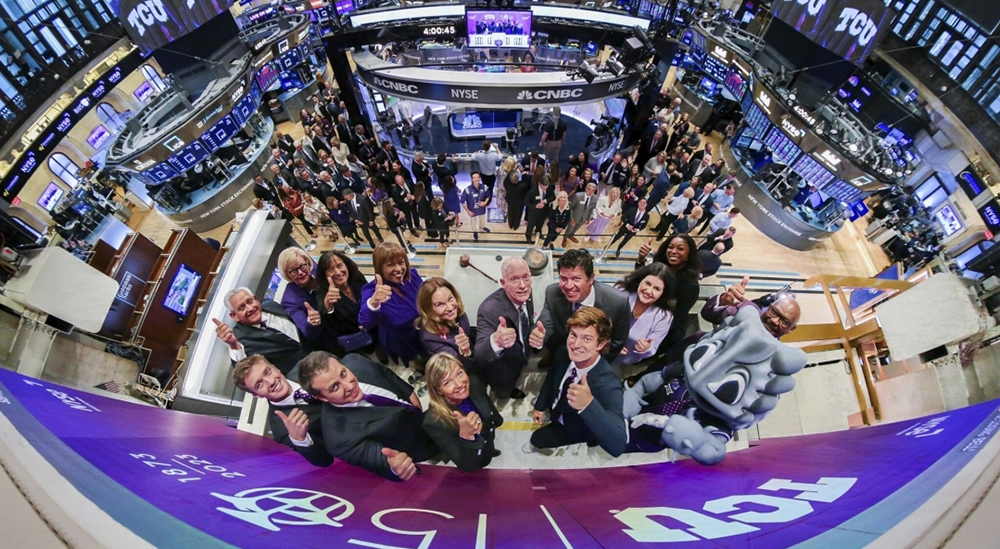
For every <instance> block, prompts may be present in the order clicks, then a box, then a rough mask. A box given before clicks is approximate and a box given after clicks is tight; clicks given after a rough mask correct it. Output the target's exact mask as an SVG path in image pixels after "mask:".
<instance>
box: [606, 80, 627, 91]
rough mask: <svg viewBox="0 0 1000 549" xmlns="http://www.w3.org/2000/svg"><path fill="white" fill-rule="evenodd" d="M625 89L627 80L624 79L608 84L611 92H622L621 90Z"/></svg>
mask: <svg viewBox="0 0 1000 549" xmlns="http://www.w3.org/2000/svg"><path fill="white" fill-rule="evenodd" d="M624 89H625V81H624V80H622V81H620V82H612V83H611V84H609V85H608V91H609V92H620V91H622V90H624Z"/></svg>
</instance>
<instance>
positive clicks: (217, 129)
mask: <svg viewBox="0 0 1000 549" xmlns="http://www.w3.org/2000/svg"><path fill="white" fill-rule="evenodd" d="M239 130H240V127H239V126H237V125H236V121H235V120H233V117H232V116H231V115H228V114H227V115H226V116H223V117H222V118H220V119H219V121H218V122H216V123H215V125H214V126H212V127H211V128H210V129H209V130H208V131H207V132H205V133H204V134H202V136H201V140H202V142H203V143H205V144H206V145H208V150H210V151H215V150H217V149H218V148H219V147H221V146H222V144H223V143H225V142H226V141H228V140H229V138H230V137H232V136H233V135H234V134H235V133H236V132H238V131H239Z"/></svg>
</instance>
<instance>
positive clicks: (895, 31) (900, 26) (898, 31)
mask: <svg viewBox="0 0 1000 549" xmlns="http://www.w3.org/2000/svg"><path fill="white" fill-rule="evenodd" d="M902 30H903V24H902V23H897V24H896V26H895V27H893V28H892V32H893V34H899V35H902V32H901V31H902Z"/></svg>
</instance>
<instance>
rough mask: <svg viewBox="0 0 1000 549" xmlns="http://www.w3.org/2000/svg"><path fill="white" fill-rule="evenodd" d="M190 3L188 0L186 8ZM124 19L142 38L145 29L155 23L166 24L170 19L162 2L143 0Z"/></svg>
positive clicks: (158, 0) (190, 0)
mask: <svg viewBox="0 0 1000 549" xmlns="http://www.w3.org/2000/svg"><path fill="white" fill-rule="evenodd" d="M192 2H193V0H188V4H189V6H188V7H190V4H192ZM126 19H127V20H128V22H129V24H131V25H132V28H134V29H135V30H136V31H137V32H138V33H139V36H142V35H144V34H146V27H150V26H152V25H154V24H156V22H157V21H159V22H160V23H166V22H167V21H168V20H169V19H170V15H169V14H167V8H165V7H164V6H163V0H144V1H143V2H139V3H138V4H136V6H135V7H134V8H132V11H131V12H129V14H128V17H126Z"/></svg>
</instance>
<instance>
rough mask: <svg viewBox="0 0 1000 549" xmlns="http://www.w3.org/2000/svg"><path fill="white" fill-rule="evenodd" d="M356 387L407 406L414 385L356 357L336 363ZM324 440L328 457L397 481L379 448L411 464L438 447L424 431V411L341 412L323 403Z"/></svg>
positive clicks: (387, 408)
mask: <svg viewBox="0 0 1000 549" xmlns="http://www.w3.org/2000/svg"><path fill="white" fill-rule="evenodd" d="M341 362H343V364H344V365H345V366H347V368H348V369H349V370H351V372H352V373H353V374H354V375H355V376H356V377H357V378H358V381H359V382H361V383H367V384H369V385H375V386H376V387H381V388H382V389H385V390H387V391H391V392H392V393H394V394H395V395H396V396H397V397H398V398H399V399H400V400H403V401H406V402H409V401H410V395H412V394H413V387H410V385H408V384H407V383H406V382H405V381H403V380H402V379H400V378H399V376H397V375H396V374H394V373H393V372H392V370H390V369H388V368H386V367H385V366H383V365H381V364H378V363H376V362H372V361H371V360H369V359H368V358H365V357H364V356H361V355H358V354H349V355H347V356H345V357H344V358H343V360H342V361H341ZM322 418H323V419H322V423H323V440H324V441H325V442H326V448H327V450H328V451H329V452H330V455H332V456H334V457H339V458H340V459H342V460H344V461H346V462H347V463H350V464H351V465H354V466H357V467H361V468H362V469H365V470H368V471H371V472H373V473H375V474H376V475H379V476H381V477H385V478H387V479H389V480H394V481H399V478H397V477H396V475H395V474H394V473H393V472H392V469H391V468H390V467H389V460H388V459H387V458H386V457H385V456H384V455H382V448H391V449H393V450H397V451H400V452H405V453H406V454H407V455H409V456H410V458H412V459H413V461H415V462H420V461H426V460H427V459H428V458H430V457H432V456H434V455H435V454H436V453H437V447H436V446H435V445H434V442H433V441H432V440H431V439H430V437H428V436H427V433H425V432H424V430H423V419H424V414H423V412H418V411H415V410H411V409H409V408H408V407H404V406H371V407H356V408H355V407H350V408H341V407H337V406H333V405H331V404H324V405H323V413H322Z"/></svg>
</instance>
